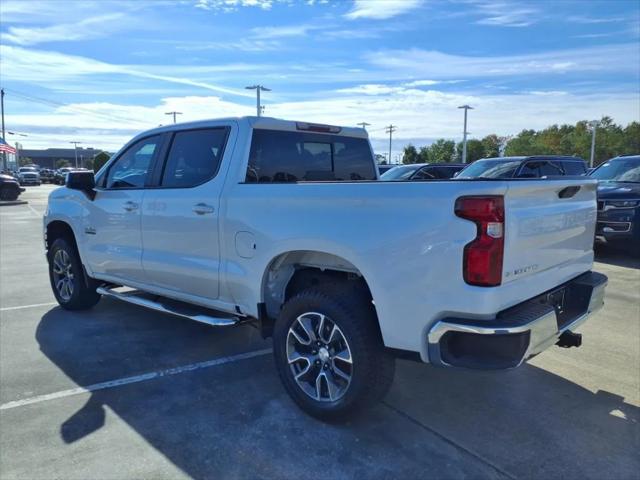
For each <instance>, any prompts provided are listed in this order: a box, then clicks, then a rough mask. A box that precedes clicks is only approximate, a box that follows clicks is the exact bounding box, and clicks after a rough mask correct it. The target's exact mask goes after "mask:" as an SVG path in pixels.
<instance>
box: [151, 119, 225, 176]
mask: <svg viewBox="0 0 640 480" xmlns="http://www.w3.org/2000/svg"><path fill="white" fill-rule="evenodd" d="M226 138H227V129H226V128H207V129H202V130H187V131H184V132H177V133H176V134H175V135H174V137H173V141H172V142H171V148H170V149H169V155H168V156H167V162H166V164H165V167H164V171H163V173H162V181H161V185H162V186H163V187H168V188H181V187H195V186H196V185H200V184H202V183H204V182H206V181H208V180H210V179H212V178H213V177H214V176H215V175H216V173H218V168H219V167H220V161H221V160H222V154H223V152H224V145H225V141H226Z"/></svg>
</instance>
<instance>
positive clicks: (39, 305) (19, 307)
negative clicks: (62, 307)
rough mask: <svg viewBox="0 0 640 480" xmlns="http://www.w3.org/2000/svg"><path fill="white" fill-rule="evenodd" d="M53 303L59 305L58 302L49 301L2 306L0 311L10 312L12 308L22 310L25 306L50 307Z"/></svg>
mask: <svg viewBox="0 0 640 480" xmlns="http://www.w3.org/2000/svg"><path fill="white" fill-rule="evenodd" d="M52 305H58V304H57V303H56V302H49V303H34V304H31V305H20V306H17V307H4V308H0V312H9V311H11V310H22V309H23V308H36V307H50V306H52Z"/></svg>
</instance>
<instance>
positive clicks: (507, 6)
mask: <svg viewBox="0 0 640 480" xmlns="http://www.w3.org/2000/svg"><path fill="white" fill-rule="evenodd" d="M469 3H470V4H472V5H473V6H474V7H475V8H476V10H477V12H478V13H479V14H480V15H482V16H483V18H481V19H480V20H478V21H476V23H477V24H479V25H492V26H499V27H527V26H529V25H532V24H533V23H535V22H536V21H537V16H538V15H537V14H538V13H539V12H538V10H536V9H534V8H530V7H523V6H518V5H517V4H515V3H513V2H505V1H503V0H477V1H475V0H472V1H471V2H469Z"/></svg>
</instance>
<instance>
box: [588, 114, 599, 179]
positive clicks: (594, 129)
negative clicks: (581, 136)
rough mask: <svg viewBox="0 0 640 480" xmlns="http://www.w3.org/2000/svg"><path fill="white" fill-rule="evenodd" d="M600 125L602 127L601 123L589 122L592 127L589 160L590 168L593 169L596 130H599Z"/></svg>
mask: <svg viewBox="0 0 640 480" xmlns="http://www.w3.org/2000/svg"><path fill="white" fill-rule="evenodd" d="M598 125H600V122H599V121H597V120H592V121H590V122H589V126H590V127H591V158H590V159H589V168H593V160H594V157H595V156H596V130H597V129H598Z"/></svg>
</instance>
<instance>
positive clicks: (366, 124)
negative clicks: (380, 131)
mask: <svg viewBox="0 0 640 480" xmlns="http://www.w3.org/2000/svg"><path fill="white" fill-rule="evenodd" d="M356 125H359V126H361V127H362V129H363V130H366V129H367V127H368V126H369V125H371V124H370V123H367V122H360V123H357V124H356Z"/></svg>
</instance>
